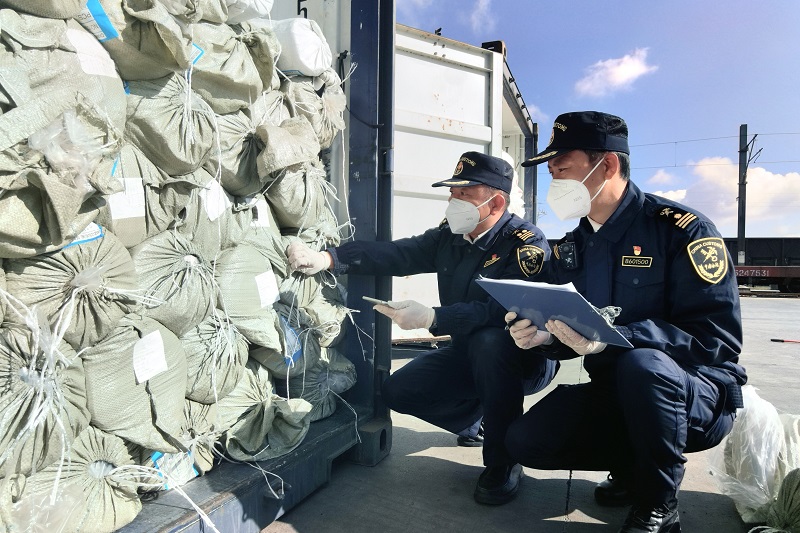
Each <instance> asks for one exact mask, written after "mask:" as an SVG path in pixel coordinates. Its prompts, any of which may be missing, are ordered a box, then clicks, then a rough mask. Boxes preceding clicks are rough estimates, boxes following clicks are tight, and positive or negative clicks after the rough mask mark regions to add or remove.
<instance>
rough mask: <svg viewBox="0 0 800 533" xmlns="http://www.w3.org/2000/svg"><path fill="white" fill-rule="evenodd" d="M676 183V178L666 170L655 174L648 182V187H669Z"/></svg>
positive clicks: (660, 170)
mask: <svg viewBox="0 0 800 533" xmlns="http://www.w3.org/2000/svg"><path fill="white" fill-rule="evenodd" d="M673 182H675V176H673V175H672V174H670V173H668V172H667V171H665V170H664V169H659V171H658V172H656V173H655V174H653V175H652V176H651V177H650V178H649V179H648V180H647V184H648V185H669V184H670V183H673Z"/></svg>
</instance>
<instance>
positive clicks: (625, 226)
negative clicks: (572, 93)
mask: <svg viewBox="0 0 800 533" xmlns="http://www.w3.org/2000/svg"><path fill="white" fill-rule="evenodd" d="M629 154H630V152H629V149H628V127H627V125H626V124H625V121H623V120H622V119H621V118H619V117H616V116H614V115H609V114H606V113H599V112H594V111H587V112H576V113H566V114H563V115H560V116H559V117H558V118H557V119H556V121H555V124H554V127H553V135H552V137H551V138H550V143H549V144H548V146H547V148H545V150H544V151H543V152H542V153H540V154H538V155H536V156H534V157H533V158H532V159H530V160H528V161H526V162H525V163H523V166H525V165H535V164H540V163H545V162H546V163H547V167H548V170H549V171H550V174H551V175H552V178H553V179H552V181H551V183H550V190H549V192H548V194H547V202H548V204H549V205H550V207H551V209H552V210H553V212H555V214H556V215H558V216H560V217H561V218H563V219H567V218H576V219H580V221H579V223H578V227H577V228H575V229H574V230H573V231H572V232H571V233H569V234H567V237H566V238H565V239H562V240H561V241H560V243H559V245H558V246H557V247H556V248H555V252H556V253H555V257H554V258H553V259H552V260H551V261H550V262H549V267H550V268H549V276H548V277H549V280H550V282H552V283H568V282H572V283H573V284H574V285H575V288H576V289H577V290H578V291H579V292H580V293H581V294H582V295H583V296H584V297H586V299H587V300H588V301H589V302H591V303H592V304H593V305H594V306H595V307H598V308H604V307H607V306H614V307H619V308H621V313H620V314H619V316H617V317H616V319H615V322H614V324H615V326H616V328H617V330H618V331H619V332H620V333H621V334H622V335H623V336H624V337H625V338H626V339H627V340H628V341H630V344H631V345H632V346H633V348H630V347H625V348H623V347H620V346H606V345H605V344H602V343H600V342H597V341H594V340H589V339H587V338H585V337H583V336H581V335H580V334H578V333H577V332H576V331H574V330H573V329H571V328H570V327H568V326H566V325H565V324H564V323H563V322H561V321H558V320H550V321H549V322H547V324H546V329H547V331H539V330H537V328H536V326H532V325H531V323H530V321H528V320H521V321H519V322H517V323H515V324H514V325H512V326H511V328H510V331H511V335H512V336H513V338H514V340H515V342H516V344H517V345H518V346H520V347H523V348H533V349H532V352H535V353H540V354H544V355H546V356H547V357H552V358H555V359H565V358H570V357H577V356H585V358H584V361H583V366H584V367H585V368H586V370H587V372H588V373H589V376H590V378H591V381H589V382H588V383H583V384H578V385H570V386H563V385H562V386H559V387H557V388H556V389H554V390H553V391H552V392H551V393H550V394H548V395H547V396H546V397H545V398H543V399H542V400H541V401H539V402H538V403H537V404H535V405H534V406H533V407H532V408H531V409H530V410H529V411H528V412H527V413H525V414H524V415H523V416H522V417H521V418H520V419H518V420H516V421H515V422H514V423H513V424H512V425H511V427H510V428H509V430H508V433H507V435H506V447H507V449H508V451H509V453H510V454H511V457H512V458H513V459H514V460H516V461H519V462H520V463H522V464H523V465H525V466H530V467H533V468H539V469H558V470H561V469H564V470H570V469H576V470H609V471H610V472H611V474H610V475H609V477H608V479H607V480H606V481H604V482H603V483H600V484H599V485H598V486H597V487H596V489H595V499H596V500H597V503H599V504H601V505H631V504H632V508H631V510H630V512H629V513H628V517H627V519H626V520H625V521H624V524H623V526H622V529H620V532H623V533H635V532H636V533H638V532H671V533H675V532H679V531H680V530H681V527H680V520H679V517H678V489H679V488H680V485H681V481H682V479H683V473H684V463H685V462H686V458H685V457H684V453H685V452H695V451H700V450H705V449H708V448H711V447H713V446H716V445H717V444H718V443H719V442H720V441H721V440H722V438H723V437H724V436H725V435H726V434H727V433H728V432H729V431H730V430H731V426H732V424H733V420H734V417H735V415H736V408H737V407H742V400H741V385H743V384H744V383H745V381H746V379H747V377H746V375H745V371H744V368H742V367H741V366H739V365H738V364H737V362H738V360H739V353H740V351H741V347H742V324H741V316H740V309H739V293H738V289H737V283H736V275H735V272H734V269H733V268H731V267H730V263H731V261H730V257H729V255H728V253H727V250H726V248H725V245H724V243H723V241H722V239H721V238H720V234H719V232H718V231H717V229H716V227H715V226H714V224H713V223H712V222H711V221H710V220H708V219H707V218H706V217H705V216H703V215H702V214H701V213H698V212H697V211H694V210H692V209H689V208H688V207H686V206H683V205H681V204H678V203H676V202H671V201H669V200H667V199H665V198H661V197H658V196H655V195H652V194H647V193H643V192H642V191H641V190H640V189H639V188H638V187H637V186H636V185H635V184H634V183H633V182H631V181H630V179H629V177H630V159H629ZM514 318H516V315H514V314H513V313H510V314H509V315H507V316H506V319H507V320H508V321H511V320H513V319H514ZM551 341H554V342H551ZM548 343H549V344H548Z"/></svg>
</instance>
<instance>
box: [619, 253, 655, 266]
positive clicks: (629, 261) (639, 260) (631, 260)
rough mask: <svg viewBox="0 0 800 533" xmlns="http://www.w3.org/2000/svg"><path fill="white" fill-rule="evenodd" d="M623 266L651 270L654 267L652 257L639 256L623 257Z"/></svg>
mask: <svg viewBox="0 0 800 533" xmlns="http://www.w3.org/2000/svg"><path fill="white" fill-rule="evenodd" d="M622 266H624V267H637V268H650V267H651V266H653V258H652V257H641V256H637V255H623V256H622Z"/></svg>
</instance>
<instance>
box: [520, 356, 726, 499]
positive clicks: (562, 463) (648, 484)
mask: <svg viewBox="0 0 800 533" xmlns="http://www.w3.org/2000/svg"><path fill="white" fill-rule="evenodd" d="M586 357H591V355H587V356H586ZM615 383H616V385H615ZM724 402H725V394H724V393H723V394H720V391H719V389H718V388H717V386H716V385H714V384H713V383H712V382H710V381H709V380H707V379H706V378H704V377H703V376H700V375H697V374H690V373H687V372H686V371H685V370H684V369H683V368H681V367H680V366H679V365H678V364H677V363H676V362H675V361H674V360H673V359H671V358H670V357H669V356H667V355H666V354H665V353H663V352H660V351H658V350H652V349H634V350H629V351H627V352H625V353H623V354H621V355H620V356H619V358H618V360H617V365H616V373H615V375H614V376H609V379H605V380H593V381H590V382H588V383H584V384H578V385H561V386H559V387H557V388H556V389H555V390H553V391H552V392H551V393H549V394H548V395H547V396H545V397H544V398H543V399H542V400H540V401H539V402H538V403H536V404H535V405H534V406H533V407H532V408H531V409H530V410H529V411H528V412H527V413H525V414H524V415H523V416H522V417H520V418H519V419H518V420H517V421H515V422H514V423H513V424H512V425H511V427H510V428H509V430H508V433H507V436H506V446H507V449H508V451H509V453H510V454H511V456H512V457H513V458H514V459H516V460H517V461H519V462H520V463H522V464H523V465H525V466H528V467H532V468H538V469H541V470H573V469H574V470H610V471H611V472H613V473H614V475H615V476H620V477H628V478H629V479H630V480H631V481H632V482H633V494H634V497H635V498H636V503H638V504H641V505H660V504H663V503H670V502H673V501H677V495H678V489H679V488H680V484H681V481H682V480H683V473H684V463H685V462H686V458H685V457H684V455H683V453H684V452H696V451H701V450H706V449H708V448H712V447H714V446H716V445H717V444H719V442H720V441H721V440H722V438H723V437H724V436H725V435H727V434H728V433H729V432H730V430H731V427H732V425H733V420H734V417H735V414H734V413H732V412H729V411H728V410H726V409H725V408H724Z"/></svg>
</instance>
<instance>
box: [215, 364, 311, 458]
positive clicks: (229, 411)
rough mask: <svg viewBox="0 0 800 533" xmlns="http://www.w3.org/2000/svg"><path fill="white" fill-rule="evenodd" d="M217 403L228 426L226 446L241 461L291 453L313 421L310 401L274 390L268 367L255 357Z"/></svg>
mask: <svg viewBox="0 0 800 533" xmlns="http://www.w3.org/2000/svg"><path fill="white" fill-rule="evenodd" d="M218 407H219V416H220V420H221V425H222V427H227V428H228V429H227V430H226V431H225V434H224V435H223V439H222V442H223V444H224V446H225V450H226V452H227V453H228V454H229V455H230V456H231V457H233V458H234V459H237V460H239V461H263V460H266V459H271V458H275V457H280V456H281V455H284V454H286V453H289V452H290V451H292V450H293V449H295V448H296V447H297V446H299V445H300V443H301V442H302V441H303V438H304V437H305V435H306V433H308V429H309V424H310V423H311V419H310V417H309V414H310V412H311V404H309V403H308V402H307V401H305V400H303V399H299V398H298V399H293V400H288V399H286V398H281V397H280V396H278V395H277V394H275V392H274V386H273V383H272V378H271V376H270V373H269V371H267V369H266V368H264V367H263V366H261V365H260V364H258V363H257V362H255V361H253V360H251V361H250V362H249V363H248V364H247V366H246V367H245V372H244V376H243V377H242V381H241V382H240V383H239V385H238V386H237V387H236V388H235V389H234V390H233V392H231V393H230V394H229V395H228V396H226V397H225V398H223V399H222V400H220V402H219V404H218Z"/></svg>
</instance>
